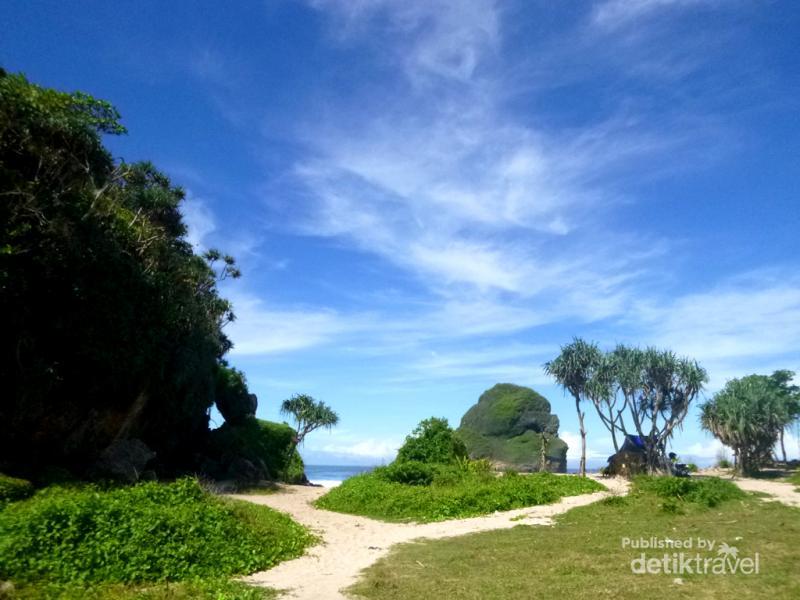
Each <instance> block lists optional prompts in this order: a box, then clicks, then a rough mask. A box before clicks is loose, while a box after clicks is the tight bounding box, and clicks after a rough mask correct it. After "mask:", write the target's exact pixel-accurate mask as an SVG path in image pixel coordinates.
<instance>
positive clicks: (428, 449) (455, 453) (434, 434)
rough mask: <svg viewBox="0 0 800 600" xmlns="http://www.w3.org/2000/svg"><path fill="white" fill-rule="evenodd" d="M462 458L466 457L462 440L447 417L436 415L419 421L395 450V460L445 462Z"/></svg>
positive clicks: (465, 449) (465, 448) (430, 462)
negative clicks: (396, 450)
mask: <svg viewBox="0 0 800 600" xmlns="http://www.w3.org/2000/svg"><path fill="white" fill-rule="evenodd" d="M462 458H467V447H466V446H465V445H464V442H463V441H461V439H460V438H459V437H458V435H457V434H456V432H455V431H453V429H452V428H451V427H450V424H449V423H448V422H447V419H441V418H437V417H431V418H429V419H425V420H424V421H421V422H420V424H419V425H417V426H416V427H415V428H414V431H412V432H411V435H409V436H407V437H406V441H405V442H404V443H403V445H402V446H401V447H400V450H399V451H398V452H397V462H409V461H417V462H422V463H428V464H447V463H451V462H455V461H456V460H458V459H462Z"/></svg>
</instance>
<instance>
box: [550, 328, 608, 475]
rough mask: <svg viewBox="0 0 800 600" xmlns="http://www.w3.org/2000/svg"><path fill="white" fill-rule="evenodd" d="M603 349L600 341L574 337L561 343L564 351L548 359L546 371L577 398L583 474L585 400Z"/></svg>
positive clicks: (581, 472)
mask: <svg viewBox="0 0 800 600" xmlns="http://www.w3.org/2000/svg"><path fill="white" fill-rule="evenodd" d="M602 356H603V354H602V352H601V351H600V349H599V348H598V347H597V345H596V344H592V343H588V342H586V341H584V340H582V339H580V338H575V339H573V341H572V343H571V344H567V345H566V346H562V347H561V354H559V355H558V356H557V357H556V358H554V359H553V360H551V361H550V362H547V363H545V365H544V370H545V372H546V373H547V374H548V375H550V376H551V377H553V379H555V380H556V381H557V382H558V384H559V385H560V386H561V387H562V388H564V390H565V391H567V392H568V393H569V394H570V395H571V396H572V398H573V400H575V411H576V412H577V414H578V426H579V428H580V433H581V462H580V469H579V472H580V474H581V475H582V476H583V475H586V426H585V421H584V418H585V416H586V413H585V411H584V410H583V408H582V406H581V403H582V402H585V401H586V400H589V399H590V383H591V382H592V378H593V375H594V372H595V370H596V368H597V365H598V363H599V362H600V361H601V360H602Z"/></svg>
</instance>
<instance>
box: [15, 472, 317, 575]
mask: <svg viewBox="0 0 800 600" xmlns="http://www.w3.org/2000/svg"><path fill="white" fill-rule="evenodd" d="M312 541H313V538H312V536H311V535H310V534H309V533H308V532H307V531H306V529H305V528H303V527H302V526H301V525H299V524H297V523H295V522H294V521H292V520H291V519H290V518H289V517H287V516H285V515H283V514H281V513H278V512H276V511H273V510H271V509H269V508H266V507H262V506H257V505H253V504H248V503H244V502H236V501H231V500H223V499H220V498H216V497H213V496H211V495H209V494H208V493H206V492H205V491H204V490H203V489H202V488H201V487H200V485H199V484H198V483H197V481H196V480H193V479H182V480H178V481H176V482H175V483H172V484H159V483H141V484H138V485H135V486H131V487H121V488H111V489H101V488H99V487H96V486H87V487H83V488H72V489H70V488H59V487H51V488H48V489H45V490H43V491H40V492H38V493H37V494H35V495H34V496H33V497H32V498H30V499H28V500H23V501H20V502H16V503H12V504H10V505H9V506H7V507H6V508H5V509H4V510H2V511H0V579H10V580H13V581H22V582H26V581H28V582H33V581H40V582H54V583H87V584H88V583H95V582H117V583H136V582H147V581H153V582H156V581H182V580H190V579H198V578H214V577H217V578H219V577H228V576H231V575H239V574H245V573H251V572H254V571H257V570H263V569H267V568H269V567H271V566H272V565H274V564H276V563H278V562H280V561H282V560H285V559H287V558H293V557H295V556H299V555H300V554H302V552H303V550H304V548H305V547H306V546H308V545H309V544H310V543H311V542H312Z"/></svg>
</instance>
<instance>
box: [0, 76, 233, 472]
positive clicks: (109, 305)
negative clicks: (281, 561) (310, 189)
mask: <svg viewBox="0 0 800 600" xmlns="http://www.w3.org/2000/svg"><path fill="white" fill-rule="evenodd" d="M123 133H125V129H124V127H123V126H122V125H121V124H120V122H119V115H118V113H117V112H116V110H115V109H114V108H113V107H112V106H111V105H110V104H108V103H107V102H104V101H101V100H96V99H94V98H92V97H91V96H88V95H86V94H83V93H72V94H67V93H62V92H58V91H55V90H52V89H46V88H42V87H39V86H36V85H34V84H31V83H30V82H28V81H27V80H26V79H25V78H24V77H23V76H21V75H11V74H6V73H5V72H3V73H0V196H1V197H2V201H0V314H2V315H3V316H2V319H3V327H2V338H0V381H2V399H0V427H2V428H3V432H2V435H0V461H1V462H2V463H5V467H4V468H10V469H11V470H16V471H21V472H22V471H31V470H35V469H36V468H39V467H41V466H42V465H44V464H53V463H55V464H64V465H65V466H68V467H72V466H76V465H86V464H88V463H89V462H91V460H92V458H93V457H96V456H97V455H98V453H99V452H100V450H101V449H103V448H104V447H107V446H108V445H109V444H110V443H112V442H114V441H115V440H118V439H120V438H129V437H136V438H140V439H142V440H143V441H144V442H145V443H146V444H147V445H148V446H150V447H151V448H153V449H154V450H155V451H156V453H157V457H158V458H157V461H158V462H159V463H160V465H161V467H162V469H164V470H170V469H176V468H179V467H181V466H186V465H189V464H190V463H191V462H192V460H193V459H192V454H193V452H195V451H196V449H197V447H198V443H199V442H202V440H204V439H205V435H206V434H207V432H208V410H209V408H210V407H211V405H212V403H213V402H214V399H215V393H217V391H218V390H219V389H220V386H219V378H220V374H219V373H220V372H219V369H220V366H221V363H220V361H221V358H222V357H223V355H224V354H225V353H226V352H227V351H228V349H229V348H230V346H231V344H230V342H229V340H228V339H227V338H226V336H225V335H224V333H223V327H224V326H225V324H226V323H228V322H229V321H231V320H232V319H233V313H232V311H231V306H230V304H229V303H228V302H227V301H226V300H225V299H223V298H222V297H220V295H219V294H218V291H217V282H218V280H219V279H220V278H224V277H237V276H238V275H239V272H238V270H237V269H236V266H235V264H234V261H233V259H232V258H230V257H226V256H222V255H221V254H219V253H217V252H213V251H212V252H211V253H209V254H207V255H206V256H205V257H203V256H198V255H196V254H195V253H194V252H193V250H192V247H191V245H190V244H189V243H188V242H187V241H186V239H185V235H186V226H185V224H184V223H183V221H182V218H181V213H180V210H179V206H180V203H181V201H182V200H183V198H184V192H183V190H182V189H181V188H179V187H176V186H174V185H172V183H171V182H170V180H169V179H168V178H167V177H166V176H165V175H164V174H163V173H161V172H159V171H158V170H157V169H156V168H155V167H154V166H153V165H152V164H150V163H146V162H142V163H132V164H131V163H126V162H119V161H115V160H114V159H113V158H112V156H111V155H110V153H109V152H108V150H107V149H106V148H105V147H104V145H103V143H102V139H101V137H102V135H106V134H107V135H120V134H123ZM223 387H224V386H223Z"/></svg>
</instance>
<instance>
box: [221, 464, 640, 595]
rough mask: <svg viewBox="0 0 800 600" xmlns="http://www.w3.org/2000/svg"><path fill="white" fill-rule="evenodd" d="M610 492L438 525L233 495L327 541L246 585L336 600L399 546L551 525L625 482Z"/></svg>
mask: <svg viewBox="0 0 800 600" xmlns="http://www.w3.org/2000/svg"><path fill="white" fill-rule="evenodd" d="M599 481H601V483H602V484H603V485H604V486H606V488H608V491H607V492H596V493H594V494H583V495H580V496H567V497H565V498H562V499H561V500H560V501H559V502H556V503H554V504H545V505H542V506H532V507H528V508H520V509H516V510H510V511H504V512H498V513H493V514H490V515H485V516H481V517H472V518H469V519H451V520H449V521H442V522H437V523H424V524H416V523H385V522H383V521H375V520H373V519H368V518H366V517H357V516H353V515H345V514H341V513H335V512H331V511H326V510H320V509H318V508H315V507H314V506H312V505H311V504H310V503H311V502H313V501H314V500H316V499H317V498H319V497H320V496H321V495H323V494H324V493H325V492H326V491H327V489H326V488H320V487H307V486H289V485H287V486H281V487H282V490H281V491H280V492H278V493H275V494H270V495H265V496H256V495H252V496H251V495H247V496H233V497H234V498H238V499H240V500H246V501H248V502H254V503H256V504H263V505H266V506H269V507H271V508H274V509H276V510H279V511H281V512H285V513H287V514H289V515H291V516H292V518H294V519H295V520H296V521H298V522H300V523H302V524H303V525H305V526H307V527H309V528H310V529H312V530H313V531H314V533H316V534H317V535H319V536H320V537H321V538H322V541H321V542H320V543H319V544H317V545H316V546H314V547H312V548H309V549H308V551H307V552H306V554H304V555H303V556H301V557H299V558H296V559H293V560H289V561H286V562H283V563H280V564H279V565H277V566H275V567H274V568H272V569H270V570H268V571H261V572H259V573H254V574H253V575H250V576H248V577H245V578H244V579H243V580H244V581H246V582H248V583H250V584H254V585H262V586H267V587H272V588H276V589H279V590H283V591H285V595H283V596H282V598H295V599H299V600H336V599H344V598H348V596H346V595H345V594H344V593H343V590H344V589H345V588H347V587H349V586H351V585H352V584H354V583H355V582H356V580H357V579H358V576H359V574H360V573H361V571H362V570H363V569H365V568H367V567H369V566H370V565H372V564H373V563H374V562H375V561H377V560H378V559H379V558H381V557H383V556H385V555H386V554H387V553H388V551H389V549H390V547H391V546H393V545H394V544H399V543H402V542H409V541H411V540H417V539H422V538H428V539H439V538H445V537H454V536H458V535H465V534H468V533H477V532H480V531H489V530H492V529H507V528H510V527H515V526H516V525H551V524H552V523H553V520H552V518H553V517H554V516H555V515H559V514H561V513H564V512H566V511H568V510H570V509H571V508H575V507H577V506H585V505H587V504H591V503H593V502H597V501H598V500H601V499H603V498H606V497H608V496H609V495H612V494H624V493H626V492H627V489H628V483H627V482H626V481H624V480H622V479H602V480H599Z"/></svg>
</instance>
